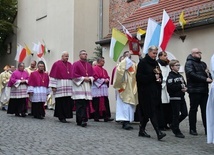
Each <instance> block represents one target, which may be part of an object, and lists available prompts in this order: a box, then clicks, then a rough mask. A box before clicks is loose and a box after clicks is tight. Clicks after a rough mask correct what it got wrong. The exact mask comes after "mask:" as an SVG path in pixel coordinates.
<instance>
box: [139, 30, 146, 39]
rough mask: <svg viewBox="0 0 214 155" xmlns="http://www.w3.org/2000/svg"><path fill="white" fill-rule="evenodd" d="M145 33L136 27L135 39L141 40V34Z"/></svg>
mask: <svg viewBox="0 0 214 155" xmlns="http://www.w3.org/2000/svg"><path fill="white" fill-rule="evenodd" d="M145 33H146V31H145V30H142V29H141V28H138V30H137V39H138V40H141V36H142V35H144V34H145Z"/></svg>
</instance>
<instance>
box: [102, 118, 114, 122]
mask: <svg viewBox="0 0 214 155" xmlns="http://www.w3.org/2000/svg"><path fill="white" fill-rule="evenodd" d="M113 120H114V119H112V118H106V119H104V122H112V121H113Z"/></svg>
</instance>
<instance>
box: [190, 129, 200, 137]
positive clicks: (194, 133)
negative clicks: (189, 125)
mask: <svg viewBox="0 0 214 155" xmlns="http://www.w3.org/2000/svg"><path fill="white" fill-rule="evenodd" d="M189 134H190V135H194V136H197V135H198V133H197V131H194V130H190V131H189Z"/></svg>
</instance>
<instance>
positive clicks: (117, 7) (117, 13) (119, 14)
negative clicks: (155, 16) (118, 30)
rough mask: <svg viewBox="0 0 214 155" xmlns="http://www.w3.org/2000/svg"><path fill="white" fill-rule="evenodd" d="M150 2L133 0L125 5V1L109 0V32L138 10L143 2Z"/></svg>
mask: <svg viewBox="0 0 214 155" xmlns="http://www.w3.org/2000/svg"><path fill="white" fill-rule="evenodd" d="M148 1H151V0H133V1H132V2H129V3H127V0H110V8H109V9H110V10H109V27H110V31H111V29H112V28H113V27H118V26H119V24H118V22H117V21H119V22H121V23H122V22H123V21H124V20H125V19H126V18H127V17H129V16H130V15H131V14H132V13H134V11H135V10H136V9H138V8H140V6H141V4H142V3H143V2H148Z"/></svg>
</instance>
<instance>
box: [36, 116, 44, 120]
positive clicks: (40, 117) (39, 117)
mask: <svg viewBox="0 0 214 155" xmlns="http://www.w3.org/2000/svg"><path fill="white" fill-rule="evenodd" d="M35 118H37V119H44V117H42V116H38V117H35Z"/></svg>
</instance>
